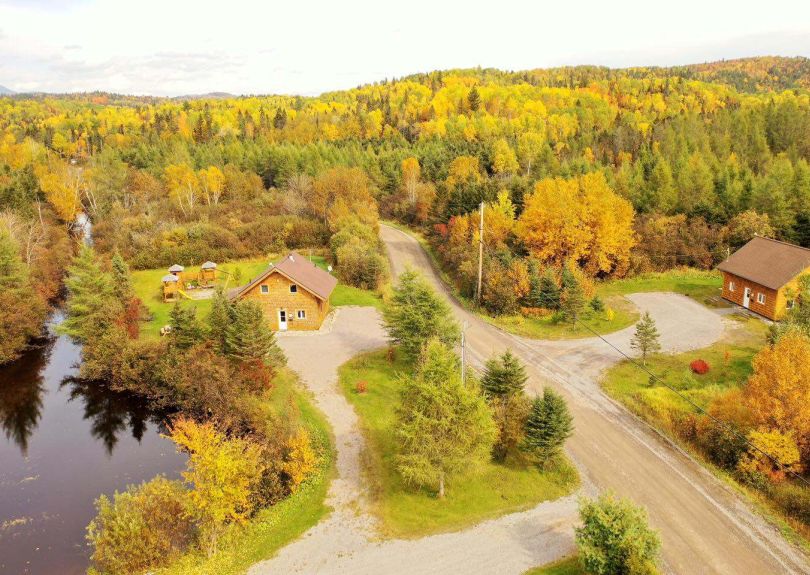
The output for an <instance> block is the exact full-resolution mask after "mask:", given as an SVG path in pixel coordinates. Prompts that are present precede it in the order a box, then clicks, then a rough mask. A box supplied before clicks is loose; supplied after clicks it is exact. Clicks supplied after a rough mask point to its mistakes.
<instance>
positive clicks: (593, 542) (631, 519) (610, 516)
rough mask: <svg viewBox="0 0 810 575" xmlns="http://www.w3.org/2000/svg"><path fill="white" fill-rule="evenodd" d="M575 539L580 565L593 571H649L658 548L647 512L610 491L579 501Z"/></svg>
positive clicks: (620, 574)
mask: <svg viewBox="0 0 810 575" xmlns="http://www.w3.org/2000/svg"><path fill="white" fill-rule="evenodd" d="M579 516H580V519H582V523H583V525H582V527H577V528H576V530H575V531H576V542H577V548H578V549H579V557H580V560H581V561H582V565H583V566H584V567H585V570H586V571H587V572H588V573H592V574H594V575H652V574H654V573H657V568H656V563H657V561H658V554H659V551H660V549H661V540H660V539H659V537H658V533H657V532H655V531H654V530H653V529H651V528H650V527H649V526H648V525H647V514H646V513H645V512H644V510H643V509H641V508H640V507H637V506H635V505H633V503H631V502H630V501H629V500H627V499H617V498H615V497H614V496H613V495H611V494H603V495H600V496H599V498H598V499H595V500H589V499H584V500H582V501H581V502H580V506H579Z"/></svg>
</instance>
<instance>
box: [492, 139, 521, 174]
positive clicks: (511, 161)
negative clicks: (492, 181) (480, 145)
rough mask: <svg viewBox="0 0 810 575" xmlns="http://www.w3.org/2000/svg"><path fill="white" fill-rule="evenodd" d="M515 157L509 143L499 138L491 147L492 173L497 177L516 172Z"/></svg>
mask: <svg viewBox="0 0 810 575" xmlns="http://www.w3.org/2000/svg"><path fill="white" fill-rule="evenodd" d="M519 168H520V166H519V165H518V161H517V155H515V151H514V150H513V149H512V147H511V146H510V145H509V143H508V142H507V141H506V140H505V139H503V138H501V139H499V140H496V141H495V144H494V145H493V146H492V171H493V172H495V173H496V174H499V175H508V174H514V173H515V172H517V171H518V169H519Z"/></svg>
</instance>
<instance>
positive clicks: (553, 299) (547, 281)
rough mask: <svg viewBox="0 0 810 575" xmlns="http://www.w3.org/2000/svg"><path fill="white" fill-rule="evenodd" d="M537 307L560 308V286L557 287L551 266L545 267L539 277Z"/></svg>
mask: <svg viewBox="0 0 810 575" xmlns="http://www.w3.org/2000/svg"><path fill="white" fill-rule="evenodd" d="M537 307H542V308H545V309H560V288H559V287H557V280H556V279H555V278H554V272H553V271H552V270H551V268H547V269H546V271H545V272H544V273H543V277H542V278H540V286H539V292H538V296H537Z"/></svg>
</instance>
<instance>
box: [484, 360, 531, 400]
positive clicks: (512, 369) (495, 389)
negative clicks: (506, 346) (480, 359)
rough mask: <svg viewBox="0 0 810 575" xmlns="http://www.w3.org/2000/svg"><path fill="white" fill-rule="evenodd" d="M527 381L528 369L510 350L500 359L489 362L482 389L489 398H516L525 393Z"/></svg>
mask: <svg viewBox="0 0 810 575" xmlns="http://www.w3.org/2000/svg"><path fill="white" fill-rule="evenodd" d="M527 379H528V376H527V375H526V368H525V367H524V366H523V364H522V363H521V362H520V360H519V359H518V358H517V357H516V356H515V355H514V354H513V353H512V352H511V351H510V350H506V351H505V352H504V353H503V355H501V356H500V357H493V358H490V359H489V360H487V362H486V365H485V366H484V375H483V376H482V377H481V388H482V389H483V390H484V393H486V394H487V396H489V397H508V396H514V395H518V394H521V393H523V386H524V385H525V383H526V380H527Z"/></svg>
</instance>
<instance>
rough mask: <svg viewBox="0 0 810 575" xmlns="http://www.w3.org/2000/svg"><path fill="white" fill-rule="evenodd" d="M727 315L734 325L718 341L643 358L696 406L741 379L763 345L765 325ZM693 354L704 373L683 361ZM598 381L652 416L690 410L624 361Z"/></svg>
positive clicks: (639, 411)
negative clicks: (703, 363)
mask: <svg viewBox="0 0 810 575" xmlns="http://www.w3.org/2000/svg"><path fill="white" fill-rule="evenodd" d="M730 317H731V318H732V319H733V321H734V322H735V326H734V328H733V329H730V330H727V331H726V335H725V336H724V337H723V339H721V340H720V341H718V342H716V343H714V344H713V345H711V346H709V347H707V348H704V349H700V350H695V351H689V352H685V353H679V354H674V355H670V354H655V355H653V356H650V357H648V358H647V368H648V369H649V370H650V371H652V372H653V373H655V374H656V375H657V376H658V377H659V378H662V379H663V380H665V381H666V382H667V383H668V384H669V385H671V386H673V387H675V388H676V389H678V390H679V391H680V392H681V393H683V394H684V395H685V396H687V397H688V398H689V399H690V400H692V401H694V402H695V403H697V404H698V405H700V406H701V407H706V406H707V405H708V404H709V403H710V402H711V401H712V400H713V399H714V398H715V397H717V396H718V395H719V394H720V393H722V392H723V391H725V390H726V389H729V388H730V387H736V386H739V385H742V384H744V383H745V381H746V380H747V378H748V375H749V374H750V373H751V360H752V359H753V357H754V355H755V354H756V353H757V352H758V351H759V350H760V349H761V348H762V347H763V346H764V345H765V338H766V335H767V331H768V328H767V326H766V325H765V323H764V322H762V321H760V320H758V319H755V318H752V317H748V316H743V315H736V314H735V315H732V316H730ZM695 359H702V360H704V361H706V362H707V363H708V364H709V366H710V369H709V372H708V373H706V374H703V375H696V374H694V373H692V370H691V369H690V368H689V363H690V362H691V361H692V360H695ZM602 386H603V387H604V389H605V391H607V393H608V394H609V395H611V396H612V397H614V398H616V399H618V400H619V401H621V402H622V403H624V404H625V405H627V406H628V407H629V408H630V409H632V410H633V411H634V412H636V413H638V414H640V415H642V416H645V417H649V418H651V419H652V420H655V421H657V420H659V419H661V418H665V419H666V420H668V419H669V418H670V417H671V415H672V414H677V413H685V412H693V411H694V408H692V407H691V406H690V405H689V404H688V403H687V402H686V401H684V400H682V399H680V398H679V397H678V396H677V395H675V394H674V393H673V392H671V391H670V390H669V389H667V388H666V387H665V386H664V385H662V384H661V383H657V382H655V383H653V384H652V385H651V383H650V377H649V375H648V374H647V373H645V372H644V371H642V370H641V369H639V368H638V367H636V366H635V365H634V364H633V363H632V362H630V361H623V362H621V363H619V364H617V365H616V366H614V367H612V368H611V369H609V370H608V371H607V372H606V373H605V376H604V379H603V380H602Z"/></svg>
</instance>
